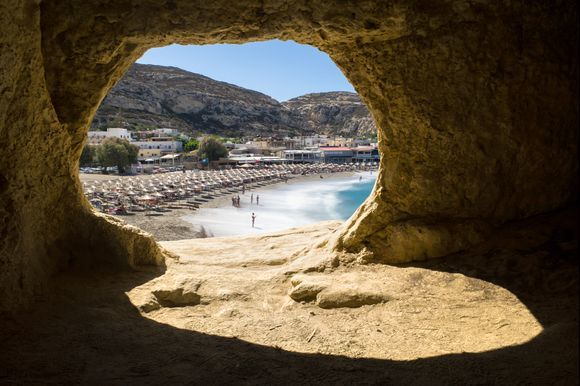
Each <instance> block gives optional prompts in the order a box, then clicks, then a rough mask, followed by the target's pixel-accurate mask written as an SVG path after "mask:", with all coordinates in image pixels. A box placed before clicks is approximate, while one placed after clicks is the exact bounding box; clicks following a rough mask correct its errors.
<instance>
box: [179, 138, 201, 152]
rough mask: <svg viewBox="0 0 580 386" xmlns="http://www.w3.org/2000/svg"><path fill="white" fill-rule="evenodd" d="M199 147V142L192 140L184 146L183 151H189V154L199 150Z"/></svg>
mask: <svg viewBox="0 0 580 386" xmlns="http://www.w3.org/2000/svg"><path fill="white" fill-rule="evenodd" d="M198 147H199V142H198V141H197V139H195V138H191V139H190V140H189V141H187V142H185V143H184V144H183V150H185V151H188V152H189V151H193V150H197V148H198Z"/></svg>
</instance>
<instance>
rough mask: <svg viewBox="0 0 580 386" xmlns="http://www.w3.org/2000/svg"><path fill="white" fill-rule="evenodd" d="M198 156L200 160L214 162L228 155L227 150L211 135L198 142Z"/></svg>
mask: <svg viewBox="0 0 580 386" xmlns="http://www.w3.org/2000/svg"><path fill="white" fill-rule="evenodd" d="M198 154H199V157H200V158H202V159H203V158H207V160H208V161H210V162H211V161H216V160H218V159H219V158H221V157H226V156H227V155H228V149H226V147H225V146H224V144H223V143H222V142H221V141H220V140H219V138H217V137H216V136H213V135H208V136H205V137H203V138H202V139H201V141H200V142H199V149H198Z"/></svg>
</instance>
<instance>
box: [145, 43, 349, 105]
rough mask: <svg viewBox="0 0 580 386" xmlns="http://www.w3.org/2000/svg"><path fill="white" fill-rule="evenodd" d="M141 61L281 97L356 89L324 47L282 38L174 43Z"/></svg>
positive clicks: (151, 52)
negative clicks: (247, 41)
mask: <svg viewBox="0 0 580 386" xmlns="http://www.w3.org/2000/svg"><path fill="white" fill-rule="evenodd" d="M137 63H145V64H158V65H162V66H174V67H179V68H182V69H184V70H187V71H191V72H196V73H198V74H202V75H205V76H209V77H210V78H213V79H216V80H221V81H224V82H228V83H233V84H236V85H238V86H242V87H245V88H249V89H252V90H256V91H260V92H262V93H264V94H267V95H270V96H271V97H273V98H274V99H277V100H278V101H285V100H288V99H291V98H294V97H297V96H300V95H303V94H307V93H312V92H324V91H354V89H353V87H352V86H351V84H350V83H349V82H348V80H346V78H345V77H344V75H343V74H342V72H341V71H340V70H339V69H338V67H336V65H335V64H334V62H333V61H332V60H331V59H330V58H329V57H328V55H326V54H325V53H324V52H322V51H319V50H318V49H316V48H314V47H311V46H305V45H301V44H297V43H294V42H282V41H280V40H270V41H267V42H258V43H247V44H214V45H207V46H180V45H177V44H174V45H170V46H167V47H162V48H153V49H151V50H149V51H147V52H146V53H145V55H143V56H142V57H141V58H140V59H139V60H137Z"/></svg>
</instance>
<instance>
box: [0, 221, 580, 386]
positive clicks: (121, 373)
mask: <svg viewBox="0 0 580 386" xmlns="http://www.w3.org/2000/svg"><path fill="white" fill-rule="evenodd" d="M556 217H557V216H556ZM568 217H569V216H567V217H566V218H567V220H566V221H563V220H562V219H561V218H559V219H558V222H559V224H560V225H561V226H558V227H555V228H550V227H546V226H541V227H540V226H539V227H538V229H535V228H534V227H531V230H527V231H525V232H524V233H522V234H521V237H523V238H527V239H529V240H528V241H529V243H528V244H527V247H526V248H524V249H517V250H516V249H514V248H511V247H510V245H509V243H508V242H507V241H505V240H507V239H508V237H507V236H509V237H513V236H514V234H513V233H509V232H507V231H506V232H505V233H504V236H506V237H502V238H501V240H500V239H498V240H497V248H495V249H491V250H490V251H488V252H486V253H484V254H478V253H476V252H473V253H470V254H468V255H467V256H466V255H465V254H464V255H461V256H459V255H458V256H452V257H450V258H449V259H445V260H437V261H431V262H425V263H421V264H414V266H419V267H423V268H428V269H434V270H442V271H449V272H461V273H464V274H466V275H468V276H471V277H479V278H481V279H483V280H489V281H492V282H494V283H496V284H498V285H501V286H503V287H505V288H507V289H508V290H510V291H511V292H512V293H514V294H515V295H516V296H518V297H519V298H520V299H521V300H522V301H523V302H524V303H525V304H526V306H528V307H529V308H530V311H532V312H533V314H534V316H535V317H536V318H537V319H538V320H539V321H540V322H541V323H542V325H543V326H544V330H543V332H542V333H541V334H540V335H538V336H537V337H535V338H534V339H532V340H531V341H529V342H527V343H524V344H521V345H517V346H509V347H504V348H501V349H497V350H492V351H487V352H481V353H462V354H449V355H442V356H436V357H430V358H421V359H415V360H410V361H393V360H378V359H360V358H349V357H341V356H332V355H322V354H303V353H296V352H290V351H285V350H282V349H279V348H276V347H269V346H262V345H257V344H252V343H248V342H245V341H242V340H239V339H236V338H228V337H223V336H215V335H208V334H203V333H200V332H196V331H190V330H184V329H179V328H176V327H173V326H170V325H166V324H162V323H158V322H156V321H153V320H151V319H148V318H145V317H143V316H142V315H141V314H140V313H139V312H138V311H137V309H136V308H135V307H134V306H133V305H132V304H131V303H130V301H129V299H128V297H127V296H126V295H125V292H127V291H129V290H131V289H133V288H135V287H137V286H139V285H141V284H143V283H145V282H148V281H150V280H151V279H153V278H155V277H157V276H158V275H159V273H157V274H153V273H122V274H121V273H116V274H109V275H105V274H101V275H91V276H88V275H86V276H83V275H78V274H74V275H73V274H63V275H61V276H60V277H58V278H57V280H55V283H56V284H55V289H54V291H52V295H51V296H50V298H47V299H45V301H44V302H41V303H39V304H38V305H37V306H36V307H35V308H34V310H32V311H31V312H29V313H27V314H23V315H19V316H18V317H15V318H12V319H7V318H4V319H1V320H0V363H1V366H0V384H122V385H131V384H139V385H145V384H169V383H171V384H211V385H214V384H220V385H223V384H236V385H244V384H248V385H249V384H251V385H255V384H300V385H311V384H317V385H321V384H333V385H354V384H356V385H365V384H380V385H387V384H404V385H413V384H414V385H438V384H441V385H443V384H444V385H476V384H477V385H482V384H485V385H489V384H498V385H515V384H537V385H545V384H559V385H568V384H577V382H578V317H577V316H578V309H577V306H578V295H577V293H573V291H574V290H575V289H576V287H577V286H578V269H577V268H578V266H577V259H576V258H577V252H576V250H575V248H573V245H572V243H573V242H575V241H574V240H576V239H575V237H570V235H574V234H573V233H569V232H568V231H565V230H566V229H568V230H569V229H572V228H573V226H572V225H573V224H572V223H571V222H570V221H569V219H568ZM540 220H541V221H540V222H539V223H544V224H545V223H546V221H545V220H546V219H540ZM550 221H551V220H550ZM536 222H537V221H536ZM562 224H563V226H562ZM549 228H550V229H551V230H550V229H549ZM534 229H535V230H534ZM540 229H543V230H542V231H540ZM546 229H547V230H546ZM554 231H555V232H556V233H553V232H554ZM514 232H516V231H515V230H514ZM538 232H540V233H541V232H544V233H546V232H548V233H549V236H550V237H548V238H549V239H550V240H552V241H549V242H542V241H541V240H543V239H546V237H544V238H543V239H542V238H541V237H539V236H538ZM550 232H552V233H550ZM562 232H563V233H562ZM567 232H568V233H567ZM516 233H517V232H516ZM554 236H556V237H554ZM521 241H522V240H519V241H518V242H517V243H516V244H517V245H520V246H521V245H523V244H525V243H522V242H521ZM556 246H557V249H556ZM500 247H501V248H500ZM506 259H507V260H506ZM482 267H485V268H486V269H482ZM490 268H491V269H490ZM494 275H497V276H494Z"/></svg>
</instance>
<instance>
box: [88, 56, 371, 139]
mask: <svg viewBox="0 0 580 386" xmlns="http://www.w3.org/2000/svg"><path fill="white" fill-rule="evenodd" d="M110 126H127V127H129V128H133V129H145V128H148V127H174V128H178V129H181V130H183V131H185V132H187V133H192V134H199V133H211V134H219V135H223V136H228V137H240V136H245V135H262V136H270V135H276V136H285V135H301V134H311V133H319V134H340V135H348V136H360V135H368V134H371V133H374V132H375V127H374V124H373V121H372V118H371V117H370V114H369V112H368V110H367V109H366V107H365V106H364V104H362V102H361V101H360V98H359V97H358V95H357V94H355V93H349V92H330V93H319V94H307V95H303V96H301V97H298V98H294V99H291V100H289V101H287V102H284V103H280V102H278V101H276V100H275V99H273V98H271V97H269V96H267V95H265V94H262V93H259V92H257V91H253V90H248V89H245V88H242V87H239V86H236V85H232V84H229V83H225V82H220V81H216V80H213V79H211V78H208V77H206V76H203V75H199V74H195V73H191V72H188V71H185V70H181V69H179V68H175V67H163V66H154V65H143V64H134V65H133V66H132V67H131V68H130V69H129V71H127V73H126V74H125V76H124V77H123V78H122V79H121V80H120V81H119V83H117V85H115V87H114V88H113V89H112V90H111V92H110V93H109V94H108V95H107V97H106V98H105V99H104V101H103V103H102V104H101V106H100V107H99V109H98V111H97V113H96V115H95V118H94V120H93V123H92V127H93V129H95V128H100V127H110Z"/></svg>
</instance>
